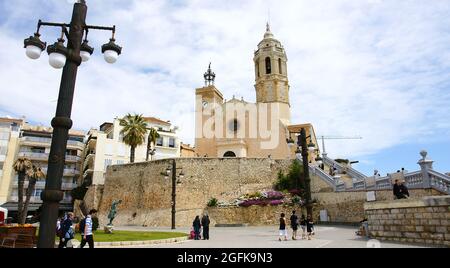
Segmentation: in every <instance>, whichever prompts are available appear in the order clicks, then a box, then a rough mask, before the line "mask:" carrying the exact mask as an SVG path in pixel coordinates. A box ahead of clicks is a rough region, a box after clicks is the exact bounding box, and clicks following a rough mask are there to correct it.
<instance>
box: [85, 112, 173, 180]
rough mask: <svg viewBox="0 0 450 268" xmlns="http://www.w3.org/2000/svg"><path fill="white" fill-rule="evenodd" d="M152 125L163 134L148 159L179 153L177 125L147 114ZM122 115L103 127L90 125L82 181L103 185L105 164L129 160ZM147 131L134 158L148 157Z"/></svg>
mask: <svg viewBox="0 0 450 268" xmlns="http://www.w3.org/2000/svg"><path fill="white" fill-rule="evenodd" d="M144 119H145V120H146V122H147V124H148V127H149V128H155V129H157V131H158V133H159V135H160V137H159V138H158V140H157V142H156V145H155V146H154V149H155V154H154V155H152V156H150V159H149V160H158V159H165V158H175V157H180V140H179V138H178V137H177V133H176V130H177V128H176V127H172V124H171V123H170V122H169V121H163V120H160V119H158V118H154V117H145V118H144ZM121 130H122V127H121V126H120V120H119V118H115V119H114V121H113V122H112V123H109V122H106V123H103V124H102V125H101V126H100V128H99V129H98V130H97V129H91V130H90V131H89V132H88V134H87V137H86V148H85V151H84V153H83V183H84V184H86V185H92V184H94V185H101V184H104V181H105V172H106V168H107V167H108V166H110V165H121V164H126V163H129V162H130V147H129V146H128V145H126V144H125V143H124V142H123V135H122V134H120V131H121ZM147 137H148V136H147V135H146V137H145V143H144V144H142V145H141V146H139V147H137V148H136V151H135V162H144V161H146V154H147Z"/></svg>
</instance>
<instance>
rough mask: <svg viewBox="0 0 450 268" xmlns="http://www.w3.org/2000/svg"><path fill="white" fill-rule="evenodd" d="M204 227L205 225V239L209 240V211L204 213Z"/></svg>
mask: <svg viewBox="0 0 450 268" xmlns="http://www.w3.org/2000/svg"><path fill="white" fill-rule="evenodd" d="M201 223H202V227H203V240H209V223H210V221H209V216H208V214H207V213H205V214H203V217H202V222H201Z"/></svg>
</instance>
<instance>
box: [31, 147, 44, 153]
mask: <svg viewBox="0 0 450 268" xmlns="http://www.w3.org/2000/svg"><path fill="white" fill-rule="evenodd" d="M31 152H32V153H40V154H43V153H45V148H44V147H32V148H31Z"/></svg>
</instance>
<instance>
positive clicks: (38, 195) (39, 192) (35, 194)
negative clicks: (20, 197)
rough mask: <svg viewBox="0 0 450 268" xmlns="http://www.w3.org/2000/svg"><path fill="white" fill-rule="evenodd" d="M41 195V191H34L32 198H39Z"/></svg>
mask: <svg viewBox="0 0 450 268" xmlns="http://www.w3.org/2000/svg"><path fill="white" fill-rule="evenodd" d="M41 193H42V190H41V189H36V190H34V196H35V197H41Z"/></svg>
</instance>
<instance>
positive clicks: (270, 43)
mask: <svg viewBox="0 0 450 268" xmlns="http://www.w3.org/2000/svg"><path fill="white" fill-rule="evenodd" d="M253 61H254V63H255V81H256V84H255V89H256V102H257V103H275V104H278V106H279V107H280V113H281V114H280V115H281V118H280V119H285V120H287V123H289V121H290V103H289V82H288V76H287V57H286V52H285V51H284V47H283V46H282V45H281V42H280V41H278V40H277V39H275V38H274V36H273V34H272V32H271V31H270V25H269V23H267V26H266V33H265V34H264V39H263V40H262V41H261V42H259V44H258V50H256V51H255V56H254V58H253Z"/></svg>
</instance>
